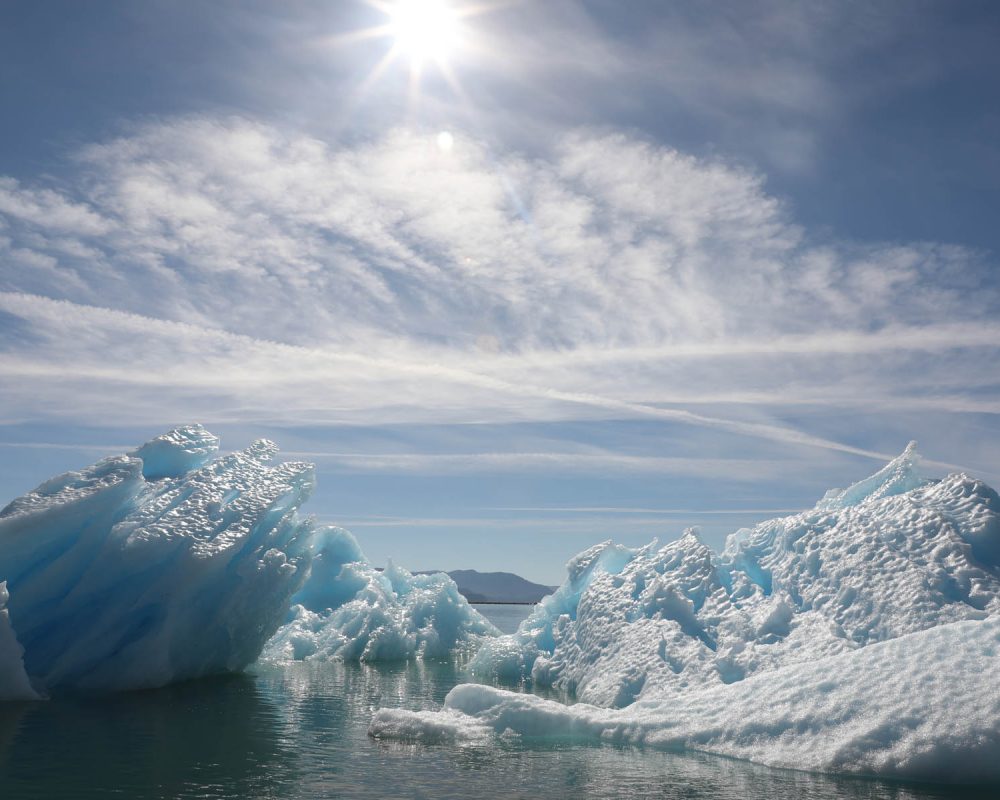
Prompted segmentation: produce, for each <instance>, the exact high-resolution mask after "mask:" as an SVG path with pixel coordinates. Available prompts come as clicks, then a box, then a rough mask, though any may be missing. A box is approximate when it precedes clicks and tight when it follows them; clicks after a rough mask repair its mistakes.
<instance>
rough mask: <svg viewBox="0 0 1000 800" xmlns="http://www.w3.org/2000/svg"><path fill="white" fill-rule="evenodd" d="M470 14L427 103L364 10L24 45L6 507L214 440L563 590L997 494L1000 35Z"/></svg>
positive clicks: (432, 75)
mask: <svg viewBox="0 0 1000 800" xmlns="http://www.w3.org/2000/svg"><path fill="white" fill-rule="evenodd" d="M451 7H452V9H453V10H454V11H456V12H457V13H458V14H460V15H462V16H461V19H460V20H459V22H458V27H457V28H456V30H455V31H454V35H453V36H452V37H451V38H450V43H449V46H448V48H447V52H446V53H443V57H444V62H443V63H444V67H443V68H442V65H441V64H439V63H438V62H437V61H436V60H435V59H434V58H427V59H425V61H426V63H424V64H423V66H422V69H421V71H420V74H419V75H415V74H414V69H413V67H414V63H413V62H414V59H413V57H412V56H411V53H410V52H403V51H400V50H399V49H398V48H397V50H396V51H393V48H394V47H396V45H397V38H398V34H399V33H400V31H398V30H397V31H395V33H393V32H392V31H385V30H381V29H384V28H385V26H386V23H387V22H389V21H390V19H391V18H390V17H389V16H387V14H386V10H391V9H385V8H379V7H378V6H375V5H370V4H366V3H364V2H360V0H359V1H358V2H326V3H319V2H296V3H280V4H278V3H264V2H259V3H252V2H244V3H236V2H217V3H195V2H190V3H185V2H165V1H164V2H144V3H131V2H103V3H88V4H84V3H76V2H65V3H61V2H54V1H53V2H46V3H36V2H20V0H10V1H9V2H6V3H4V4H3V6H2V8H0V104H2V105H0V108H2V117H3V120H4V124H3V125H0V337H2V338H0V426H2V429H0V495H2V496H3V498H4V499H10V498H13V497H14V496H16V495H17V494H20V493H22V492H24V491H27V490H29V489H30V488H32V487H33V486H34V485H36V484H37V483H39V482H40V481H41V480H43V479H45V478H46V477H48V476H49V475H51V474H53V473H56V472H60V471H64V470H66V469H72V468H77V467H80V466H83V465H84V464H86V463H89V462H91V461H93V460H94V459H96V458H98V457H100V456H101V455H104V454H108V453H112V452H116V451H121V450H122V449H124V448H126V447H132V446H134V445H135V444H138V443H139V442H141V441H143V440H145V439H148V438H150V437H151V436H153V435H155V434H156V433H158V432H161V431H163V430H166V429H168V428H170V427H172V426H173V425H175V424H179V423H183V422H188V421H200V422H202V423H203V424H205V425H206V426H207V427H208V428H209V429H210V430H212V431H213V432H215V433H217V434H219V435H221V436H222V437H223V446H224V447H226V448H238V447H242V446H245V445H246V444H248V443H249V442H250V441H251V440H252V439H253V438H256V437H259V436H267V437H269V438H273V439H274V440H275V441H277V442H278V443H279V445H280V446H281V447H282V450H283V452H284V453H285V454H286V455H289V457H294V458H302V459H307V460H311V461H314V462H315V463H316V465H317V472H318V478H319V485H318V489H317V492H316V494H315V496H314V498H313V499H312V500H311V501H310V503H309V508H310V510H311V511H313V512H314V513H315V514H317V515H318V516H319V517H320V518H322V519H324V520H328V521H331V522H338V523H340V524H343V525H345V526H347V527H349V528H350V529H352V530H353V531H354V532H355V533H356V534H357V535H358V537H359V539H360V540H361V542H362V544H363V546H364V547H365V549H366V551H367V552H368V553H369V555H370V556H371V557H372V558H373V559H374V560H375V561H377V562H379V561H383V560H384V559H385V558H387V557H393V558H394V559H396V560H397V561H398V562H399V563H402V564H404V565H406V566H409V567H411V568H414V569H425V568H432V567H436V568H444V569H454V568H463V567H473V568H478V569H507V570H512V571H515V572H519V573H521V574H523V575H525V576H526V577H529V578H532V579H535V580H539V581H543V582H547V583H555V582H558V581H559V580H560V579H561V574H562V564H563V563H564V562H565V560H566V559H567V558H568V557H569V556H571V555H572V554H573V553H575V552H576V551H578V550H580V549H582V548H583V547H585V546H587V545H589V544H591V543H593V542H595V541H598V540H601V539H604V538H608V537H612V538H615V539H618V540H619V541H622V542H625V543H627V544H639V543H642V542H645V541H647V540H649V539H650V538H652V537H653V536H659V537H660V538H661V539H669V538H673V537H675V536H677V535H679V533H680V532H681V531H682V530H683V529H684V528H685V527H686V526H689V525H699V526H701V528H702V530H703V533H704V535H705V537H706V539H707V540H708V541H709V542H710V543H711V544H713V545H716V546H719V545H721V543H722V540H723V537H724V535H725V534H726V533H727V532H730V531H732V530H735V529H736V528H738V527H740V526H741V525H746V524H749V523H751V522H753V521H755V520H758V519H763V518H767V517H769V516H775V515H776V514H780V513H782V511H783V510H785V509H796V508H800V507H803V506H805V505H810V504H811V503H812V502H814V501H815V499H817V497H819V496H820V495H821V494H822V493H823V491H824V490H825V489H826V488H829V487H832V486H842V485H844V484H846V483H849V482H851V481H853V480H856V479H858V478H860V477H863V476H864V475H866V474H868V473H870V472H871V471H873V470H874V469H875V468H877V467H878V465H879V463H880V459H881V458H884V457H888V456H891V455H893V454H895V453H898V452H899V451H900V450H902V448H903V447H904V446H905V444H906V443H907V441H909V440H910V439H917V440H918V441H919V442H920V449H921V451H922V452H923V454H924V456H925V458H926V459H927V469H928V471H929V472H931V473H937V474H941V473H944V472H947V471H949V470H953V469H963V470H965V471H968V472H970V473H972V474H975V475H978V476H980V477H983V478H985V479H986V480H988V481H990V482H992V483H993V484H997V483H998V482H1000V463H998V460H997V456H996V453H997V452H998V443H1000V420H998V416H997V414H998V413H1000V392H998V385H1000V371H998V342H1000V316H998V310H1000V277H998V272H997V268H998V260H997V253H998V250H1000V225H997V223H996V215H997V209H998V208H1000V96H998V95H1000V85H998V82H997V81H996V75H997V74H1000V54H998V52H997V49H996V47H995V42H996V41H997V38H998V35H1000V11H997V10H996V8H995V4H992V3H988V2H982V3H977V2H947V3H946V2H941V3H935V2H905V3H904V2H900V3H892V2H884V3H878V4H865V3H847V2H843V3H808V2H806V3H801V2H796V3H785V2H740V3H713V4H692V3H669V2H639V1H638V0H637V1H636V2H629V3H625V4H623V3H620V2H596V1H594V2H562V1H561V0H552V1H551V2H499V3H490V4H482V3H480V4H469V3H464V4H463V3H460V2H458V0H454V2H453V3H452V4H451ZM471 12H475V13H471ZM372 29H380V32H379V34H378V35H359V33H361V34H363V33H364V32H365V31H368V32H371V30H372ZM390 51H393V53H392V57H391V58H387V54H389V53H390ZM380 65H381V66H380ZM443 132H447V134H448V135H447V136H442V133H443Z"/></svg>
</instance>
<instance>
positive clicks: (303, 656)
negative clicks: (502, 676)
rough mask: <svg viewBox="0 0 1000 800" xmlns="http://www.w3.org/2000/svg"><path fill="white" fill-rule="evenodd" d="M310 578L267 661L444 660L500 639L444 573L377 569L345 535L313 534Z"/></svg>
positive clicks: (329, 530)
mask: <svg viewBox="0 0 1000 800" xmlns="http://www.w3.org/2000/svg"><path fill="white" fill-rule="evenodd" d="M315 550H316V556H315V557H314V559H313V563H312V574H311V577H310V578H309V580H308V582H307V583H306V585H305V586H304V587H303V589H302V590H301V591H300V592H299V593H298V594H297V595H296V596H295V597H294V598H293V602H294V603H295V605H294V607H293V608H292V614H291V619H290V620H289V621H288V623H287V624H285V625H283V626H282V627H281V628H280V629H279V630H278V632H277V633H276V634H275V635H274V637H273V638H272V639H271V641H270V642H268V644H267V646H266V647H265V648H264V653H263V654H262V656H261V658H262V660H265V661H276V662H281V661H316V660H329V659H344V660H361V661H396V660H403V659H408V658H413V657H415V656H420V657H423V658H447V657H450V656H452V655H455V654H458V653H461V652H465V653H466V654H468V653H470V652H471V651H473V650H474V649H475V648H476V647H477V646H478V645H479V644H480V643H482V642H484V641H486V640H487V639H488V638H491V637H494V636H499V635H500V631H498V630H497V629H496V628H495V627H494V626H493V624H492V623H491V622H489V621H488V620H487V619H486V618H485V617H483V616H482V615H481V614H480V613H479V612H478V611H476V610H475V609H474V608H473V607H472V606H470V605H469V603H468V601H467V600H466V599H465V598H464V597H463V596H462V595H461V594H459V592H458V586H457V585H456V584H455V582H454V581H453V580H452V579H451V578H449V577H448V576H447V575H445V574H444V573H436V574H424V575H413V574H411V573H410V572H408V571H407V570H405V569H403V568H401V567H398V566H396V565H394V564H392V563H391V562H390V564H389V565H388V566H387V567H386V569H385V570H377V569H375V568H374V567H373V566H372V565H371V564H370V563H369V562H368V559H366V558H365V556H364V554H363V553H362V552H361V548H360V547H359V546H358V543H357V542H356V541H355V539H354V537H353V536H351V534H350V533H348V532H347V531H345V530H343V529H341V528H327V529H325V530H324V531H322V532H321V534H320V535H319V536H318V541H317V545H316V547H315Z"/></svg>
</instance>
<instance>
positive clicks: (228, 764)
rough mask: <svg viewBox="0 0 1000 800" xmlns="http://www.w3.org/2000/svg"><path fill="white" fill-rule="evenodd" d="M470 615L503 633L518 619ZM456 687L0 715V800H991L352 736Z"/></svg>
mask: <svg viewBox="0 0 1000 800" xmlns="http://www.w3.org/2000/svg"><path fill="white" fill-rule="evenodd" d="M481 610H482V611H483V612H484V613H485V614H486V615H487V616H489V617H490V618H491V619H493V620H494V622H495V624H497V625H498V627H501V628H502V629H509V628H510V626H511V624H513V625H514V626H515V627H516V624H517V621H518V620H519V619H520V618H521V617H523V616H524V615H526V614H527V613H528V611H530V607H528V606H482V607H481ZM461 678H462V674H461V668H460V667H459V666H457V665H454V664H416V663H409V664H397V665H385V666H379V667H371V666H362V665H357V664H354V665H351V664H338V663H332V664H296V665H293V666H291V667H289V668H285V669H278V668H273V669H272V668H259V669H257V670H255V672H254V673H253V674H249V675H235V676H229V677H225V678H217V679H208V680H203V681H196V682H191V683H187V684H182V685H180V686H173V687H168V688H166V689H159V690H156V691H148V692H132V693H128V694H120V695H114V696H111V697H103V698H85V699H63V700H56V701H51V702H43V703H31V704H23V705H21V704H18V705H11V704H0V799H2V800H15V799H17V798H108V797H113V798H140V797H150V798H154V797H155V798H314V797H319V798H326V797H329V798H336V797H350V798H388V797H392V798H396V797H400V798H468V797H475V798H492V797H506V798H536V797H539V796H548V797H553V798H654V797H655V798H678V799H680V798H706V799H707V798H718V799H719V800H746V799H747V798H767V799H768V800H774V799H775V798H786V797H787V798H792V797H804V798H817V800H823V799H824V798H852V799H856V800H861V799H865V798H872V799H874V798H893V799H895V800H932V799H935V800H936V799H937V798H945V797H994V798H996V797H998V796H1000V795H998V794H997V793H996V792H995V790H994V792H985V791H981V790H964V791H956V790H948V789H940V788H935V787H929V786H919V785H904V784H890V783H882V782H876V781H867V780H844V779H835V778H826V777H822V776H814V775H807V774H803V773H796V772H789V771H781V770H770V769H766V768H762V767H755V766H753V765H750V764H746V763H743V762H739V761H733V760H729V759H722V758H715V757H711V756H702V755H697V754H692V755H676V754H668V753H656V752H651V751H644V750H637V749H627V748H616V747H611V746H582V745H574V744H572V743H571V742H558V741H556V742H553V741H547V742H545V743H523V744H522V743H502V744H498V745H493V746H483V745H477V746H447V745H435V746H421V745H404V744H387V743H380V742H376V741H373V740H371V739H369V738H368V736H367V729H368V723H369V721H370V720H371V716H372V714H373V712H374V711H375V710H376V709H378V708H381V707H387V706H400V707H406V708H414V709H419V708H437V707H440V704H441V702H442V701H443V700H444V696H445V695H446V694H447V693H448V690H449V689H451V687H452V686H454V685H455V684H456V683H457V682H459V681H460V680H461Z"/></svg>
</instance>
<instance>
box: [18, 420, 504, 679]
mask: <svg viewBox="0 0 1000 800" xmlns="http://www.w3.org/2000/svg"><path fill="white" fill-rule="evenodd" d="M218 449H219V440H218V439H217V438H216V437H215V436H213V435H212V434H211V433H209V432H208V431H206V430H205V429H204V428H202V427H201V426H198V425H192V426H186V427H183V428H178V429H176V430H174V431H171V432H170V433H167V434H164V435H163V436H159V437H157V438H155V439H153V440H152V441H150V442H148V443H146V444H145V445H143V446H142V447H139V448H138V449H136V450H134V451H132V452H130V453H127V454H125V455H121V456H115V457H111V458H105V459H103V460H101V461H99V462H97V463H96V464H94V465H92V466H90V467H87V468H86V469H83V470H80V471H78V472H68V473H66V474H64V475H59V476H58V477H55V478H52V479H51V480H48V481H46V482H45V483H43V484H42V485H41V486H39V487H38V488H37V489H35V490H34V491H32V492H30V493H28V494H27V495H25V496H23V497H20V498H18V499H16V500H14V501H13V502H12V503H10V504H9V505H8V506H7V507H6V508H4V509H3V510H2V511H0V699H17V698H30V697H33V696H36V695H38V694H43V695H44V694H50V693H53V692H59V691H62V690H96V691H108V690H120V689H131V688H139V687H151V686H161V685H164V684H167V683H170V682H173V681H177V680H183V679H186V678H194V677H199V676H202V675H208V674H212V673H218V672H228V671H234V670H239V669H242V668H244V667H246V666H247V665H249V664H250V663H252V662H254V661H255V660H256V659H257V658H258V656H259V655H260V653H261V651H262V650H263V648H264V646H265V644H266V643H267V642H268V640H269V639H270V638H271V637H272V636H273V635H274V634H275V632H276V631H278V629H279V627H281V626H283V625H285V627H284V628H282V632H281V638H280V642H279V643H277V644H275V645H274V646H273V647H272V648H270V649H269V652H270V653H272V655H273V654H275V653H277V652H278V651H280V650H282V648H283V646H284V643H286V642H291V641H292V640H293V638H294V639H295V641H296V642H297V643H299V644H298V645H297V646H298V648H299V649H298V650H297V651H296V652H295V655H297V656H299V657H301V656H302V654H303V652H304V647H305V645H303V644H301V641H302V639H303V638H304V636H305V634H304V633H303V632H302V630H303V629H304V628H305V627H306V619H307V618H309V619H310V620H312V624H311V630H312V633H313V634H314V635H315V636H316V639H317V645H316V647H315V648H314V651H313V652H314V654H315V653H319V652H323V653H326V654H329V655H337V656H338V657H344V658H354V657H359V656H363V657H365V658H368V659H372V660H374V659H378V658H386V657H388V658H399V657H402V656H403V655H419V654H425V655H442V654H444V653H446V652H449V651H450V650H451V649H461V648H463V647H466V646H467V645H468V642H469V641H471V640H472V638H473V637H474V638H475V640H476V641H478V638H479V637H480V636H481V635H490V634H493V633H495V631H494V630H492V626H490V625H489V623H487V622H485V620H483V619H482V617H480V616H479V615H478V613H476V612H475V611H474V610H473V609H472V608H471V607H469V606H468V604H467V603H465V601H464V598H461V597H460V596H459V595H458V593H457V589H455V586H454V583H453V582H451V581H450V579H448V578H447V577H446V576H443V577H442V576H427V577H421V578H419V579H412V580H411V579H410V578H409V577H408V576H407V574H406V573H405V572H404V571H402V570H396V571H390V572H389V573H388V575H387V576H385V577H383V576H380V575H378V574H377V573H376V571H375V570H374V569H373V568H372V567H371V566H370V565H369V564H368V563H367V561H366V560H365V558H364V556H363V555H362V554H361V551H360V549H359V548H358V547H357V544H356V543H355V542H354V541H353V539H351V537H350V535H349V534H347V533H346V532H342V531H338V530H336V529H332V528H327V527H322V526H318V525H316V524H315V522H314V521H313V520H311V519H305V518H301V517H300V516H299V514H298V509H299V506H300V505H301V504H302V503H303V502H304V501H305V500H306V499H307V498H308V497H309V495H310V493H311V491H312V489H313V485H314V475H313V467H312V466H311V465H309V464H304V463H298V462H291V463H283V464H277V465H273V466H272V465H271V464H270V463H269V462H270V460H271V459H272V457H273V456H274V454H275V453H276V451H277V448H276V446H275V445H274V444H272V443H271V442H268V441H266V440H260V441H257V442H254V443H253V444H252V445H251V446H250V447H248V448H247V449H245V450H243V451H240V452H236V453H232V454H229V455H225V456H221V457H220V456H218ZM314 565H315V569H314V568H313V567H314ZM407 581H411V582H410V584H409V585H410V586H412V590H404V589H403V584H404V583H406V582H407ZM379 591H381V594H380V595H379V596H378V597H377V598H375V596H374V595H375V594H377V593H378V592H379ZM293 600H294V602H295V603H296V604H299V605H296V610H295V619H294V620H292V622H291V624H290V625H286V623H289V615H290V609H291V607H292V604H293ZM331 608H336V609H338V614H337V616H336V620H335V623H334V622H331V621H329V620H327V617H328V614H327V611H326V610H327V609H331ZM293 630H295V631H297V632H298V635H297V636H293ZM334 630H336V631H337V632H338V635H340V636H342V637H343V638H345V639H347V638H350V646H344V645H343V644H342V645H341V646H340V647H334V646H333V644H332V639H333V631H334ZM338 641H339V640H338Z"/></svg>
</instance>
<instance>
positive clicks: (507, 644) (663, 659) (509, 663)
mask: <svg viewBox="0 0 1000 800" xmlns="http://www.w3.org/2000/svg"><path fill="white" fill-rule="evenodd" d="M998 548H1000V497H998V496H997V493H996V492H995V491H993V490H992V489H990V488H989V487H988V486H986V485H985V484H983V483H982V482H980V481H977V480H974V479H972V478H969V477H967V476H964V475H951V476H949V477H947V478H945V479H944V480H942V481H929V480H924V479H923V478H921V476H920V473H919V469H918V457H917V455H916V453H915V450H914V448H913V446H912V445H911V446H910V447H908V448H907V449H906V451H905V452H904V453H903V454H902V455H901V456H899V457H898V458H897V459H895V460H894V461H892V462H891V463H890V464H889V465H888V466H886V467H885V468H884V469H882V470H881V471H879V472H878V473H876V474H875V475H873V476H872V477H870V478H868V479H866V480H864V481H861V482H860V483H858V484H855V485H854V486H852V487H850V488H848V489H846V490H843V491H831V492H828V493H827V495H826V496H825V497H824V498H823V499H822V500H821V501H820V502H819V503H818V504H817V505H816V507H815V508H813V509H810V510H808V511H805V512H803V513H801V514H797V515H794V516H791V517H786V518H783V519H777V520H771V521H768V522H764V523H761V524H759V525H757V526H755V527H753V528H751V529H745V530H741V531H738V532H737V533H735V534H734V535H733V536H731V537H730V539H729V541H728V543H727V546H726V548H725V550H724V552H723V553H722V554H721V555H717V554H716V553H714V552H713V551H712V550H711V549H710V548H708V547H707V546H706V545H705V544H703V543H702V542H701V541H700V540H699V538H698V536H697V534H696V533H695V532H693V531H689V532H687V533H686V534H685V535H684V536H683V537H682V538H681V539H679V540H678V541H675V542H671V543H669V544H667V545H666V546H663V547H660V546H659V545H658V544H657V543H656V542H653V543H651V544H650V545H648V546H646V547H643V548H640V549H635V550H632V549H628V548H623V547H620V546H618V545H614V544H612V543H610V542H605V543H604V544H601V545H598V546H596V547H593V548H591V549H589V550H587V551H585V552H584V553H582V554H580V555H579V556H577V557H576V558H575V559H573V560H572V561H571V562H570V563H569V565H568V573H569V574H568V577H567V580H566V582H565V583H564V584H563V585H562V586H561V587H560V588H559V589H558V590H557V591H556V592H555V593H554V594H553V595H551V596H550V597H548V598H546V599H545V600H543V601H542V603H541V604H540V605H539V606H538V607H536V609H535V611H534V612H533V613H532V614H531V616H530V617H529V618H528V619H527V620H526V621H525V622H524V623H523V624H522V625H521V627H520V629H519V630H518V632H517V633H516V634H514V635H513V636H508V637H501V638H498V639H495V640H492V641H490V642H487V643H486V644H485V645H484V647H483V648H482V649H481V650H480V651H479V653H478V654H477V656H476V658H475V659H474V660H473V662H472V665H471V668H472V671H473V674H474V675H475V677H476V679H477V680H479V681H485V682H496V681H501V682H503V681H512V680H521V681H523V682H525V683H528V682H533V683H534V685H536V686H549V687H554V688H556V689H560V690H562V691H564V692H565V693H567V695H569V696H572V697H574V698H576V699H578V700H581V701H584V702H581V703H577V704H575V705H563V704H559V703H554V702H552V701H551V700H542V699H540V698H538V697H533V696H531V695H525V694H520V693H514V692H508V691H504V690H501V689H496V688H488V687H485V686H474V685H465V686H460V687H458V688H456V689H455V690H454V691H453V692H452V693H451V694H450V695H449V697H448V699H447V701H446V708H445V710H444V711H443V712H441V713H439V714H434V713H432V712H422V713H420V714H414V713H412V712H403V711H383V712H379V714H378V715H377V716H376V717H375V719H374V720H373V722H372V728H371V732H372V734H373V735H375V736H386V737H393V736H396V737H413V738H418V739H421V738H423V739H434V738H442V737H443V738H454V737H459V738H461V737H469V736H471V737H477V736H482V735H484V734H485V733H487V732H497V733H503V732H505V731H507V730H508V729H509V730H510V731H512V732H513V733H521V734H525V735H539V734H553V733H554V734H559V735H579V736H583V737H590V738H600V739H613V740H620V741H637V742H647V743H651V744H657V745H661V746H664V747H671V748H683V747H690V748H698V749H703V750H709V751H713V752H718V753H723V754H726V755H731V756H738V757H743V758H749V759H752V760H755V761H758V762H761V763H765V764H770V765H774V766H792V767H800V768H807V769H817V770H835V771H853V772H864V773H881V774H892V775H908V776H911V777H917V776H919V777H937V778H943V779H968V780H975V779H980V778H988V779H998V778H1000V688H998V687H997V686H996V681H995V674H996V669H997V666H1000V656H998V653H1000V649H998V648H1000V627H998V626H1000V615H998V614H997V612H998V611H1000V557H998V556H1000V549H998Z"/></svg>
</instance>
